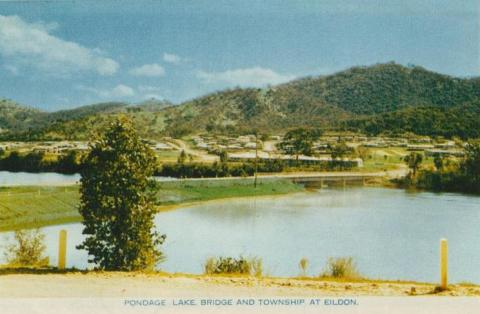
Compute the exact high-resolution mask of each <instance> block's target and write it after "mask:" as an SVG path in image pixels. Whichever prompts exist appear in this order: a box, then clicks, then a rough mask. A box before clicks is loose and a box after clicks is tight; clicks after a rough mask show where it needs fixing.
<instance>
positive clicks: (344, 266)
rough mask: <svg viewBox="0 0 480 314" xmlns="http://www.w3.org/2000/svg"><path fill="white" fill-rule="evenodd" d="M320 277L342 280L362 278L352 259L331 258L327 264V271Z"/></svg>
mask: <svg viewBox="0 0 480 314" xmlns="http://www.w3.org/2000/svg"><path fill="white" fill-rule="evenodd" d="M320 277H327V278H341V279H355V278H361V276H360V273H359V272H358V270H357V266H356V264H355V262H354V260H353V258H352V257H339V258H333V257H330V258H329V259H328V262H327V266H326V270H325V271H324V272H323V273H322V274H321V275H320Z"/></svg>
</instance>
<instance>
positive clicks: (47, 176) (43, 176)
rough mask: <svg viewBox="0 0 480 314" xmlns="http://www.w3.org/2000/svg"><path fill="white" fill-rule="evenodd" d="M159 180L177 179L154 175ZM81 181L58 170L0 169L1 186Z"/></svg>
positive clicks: (67, 183)
mask: <svg viewBox="0 0 480 314" xmlns="http://www.w3.org/2000/svg"><path fill="white" fill-rule="evenodd" d="M154 178H155V180H157V181H170V180H176V179H175V178H169V177H154ZM79 181H80V174H78V173H75V174H61V173H56V172H39V173H31V172H10V171H0V186H28V185H43V186H45V185H50V186H58V185H71V184H76V183H78V182H79Z"/></svg>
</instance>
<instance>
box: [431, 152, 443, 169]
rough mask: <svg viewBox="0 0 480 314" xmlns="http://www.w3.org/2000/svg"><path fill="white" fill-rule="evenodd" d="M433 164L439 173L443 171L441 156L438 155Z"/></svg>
mask: <svg viewBox="0 0 480 314" xmlns="http://www.w3.org/2000/svg"><path fill="white" fill-rule="evenodd" d="M433 164H434V165H435V169H437V171H442V169H443V158H442V156H441V155H440V154H436V155H435V157H433Z"/></svg>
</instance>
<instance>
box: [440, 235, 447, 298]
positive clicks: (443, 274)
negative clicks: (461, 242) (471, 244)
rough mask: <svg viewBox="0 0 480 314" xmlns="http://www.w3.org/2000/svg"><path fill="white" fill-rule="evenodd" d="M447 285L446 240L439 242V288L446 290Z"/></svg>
mask: <svg viewBox="0 0 480 314" xmlns="http://www.w3.org/2000/svg"><path fill="white" fill-rule="evenodd" d="M447 284H448V243H447V239H441V240H440V287H441V288H442V289H447Z"/></svg>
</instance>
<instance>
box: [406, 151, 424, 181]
mask: <svg viewBox="0 0 480 314" xmlns="http://www.w3.org/2000/svg"><path fill="white" fill-rule="evenodd" d="M404 160H405V163H406V164H407V166H408V168H410V170H411V174H412V177H413V178H415V177H416V176H417V171H418V169H419V168H420V164H421V163H422V161H423V155H422V154H420V153H415V152H411V153H410V155H407V156H405V158H404Z"/></svg>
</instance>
